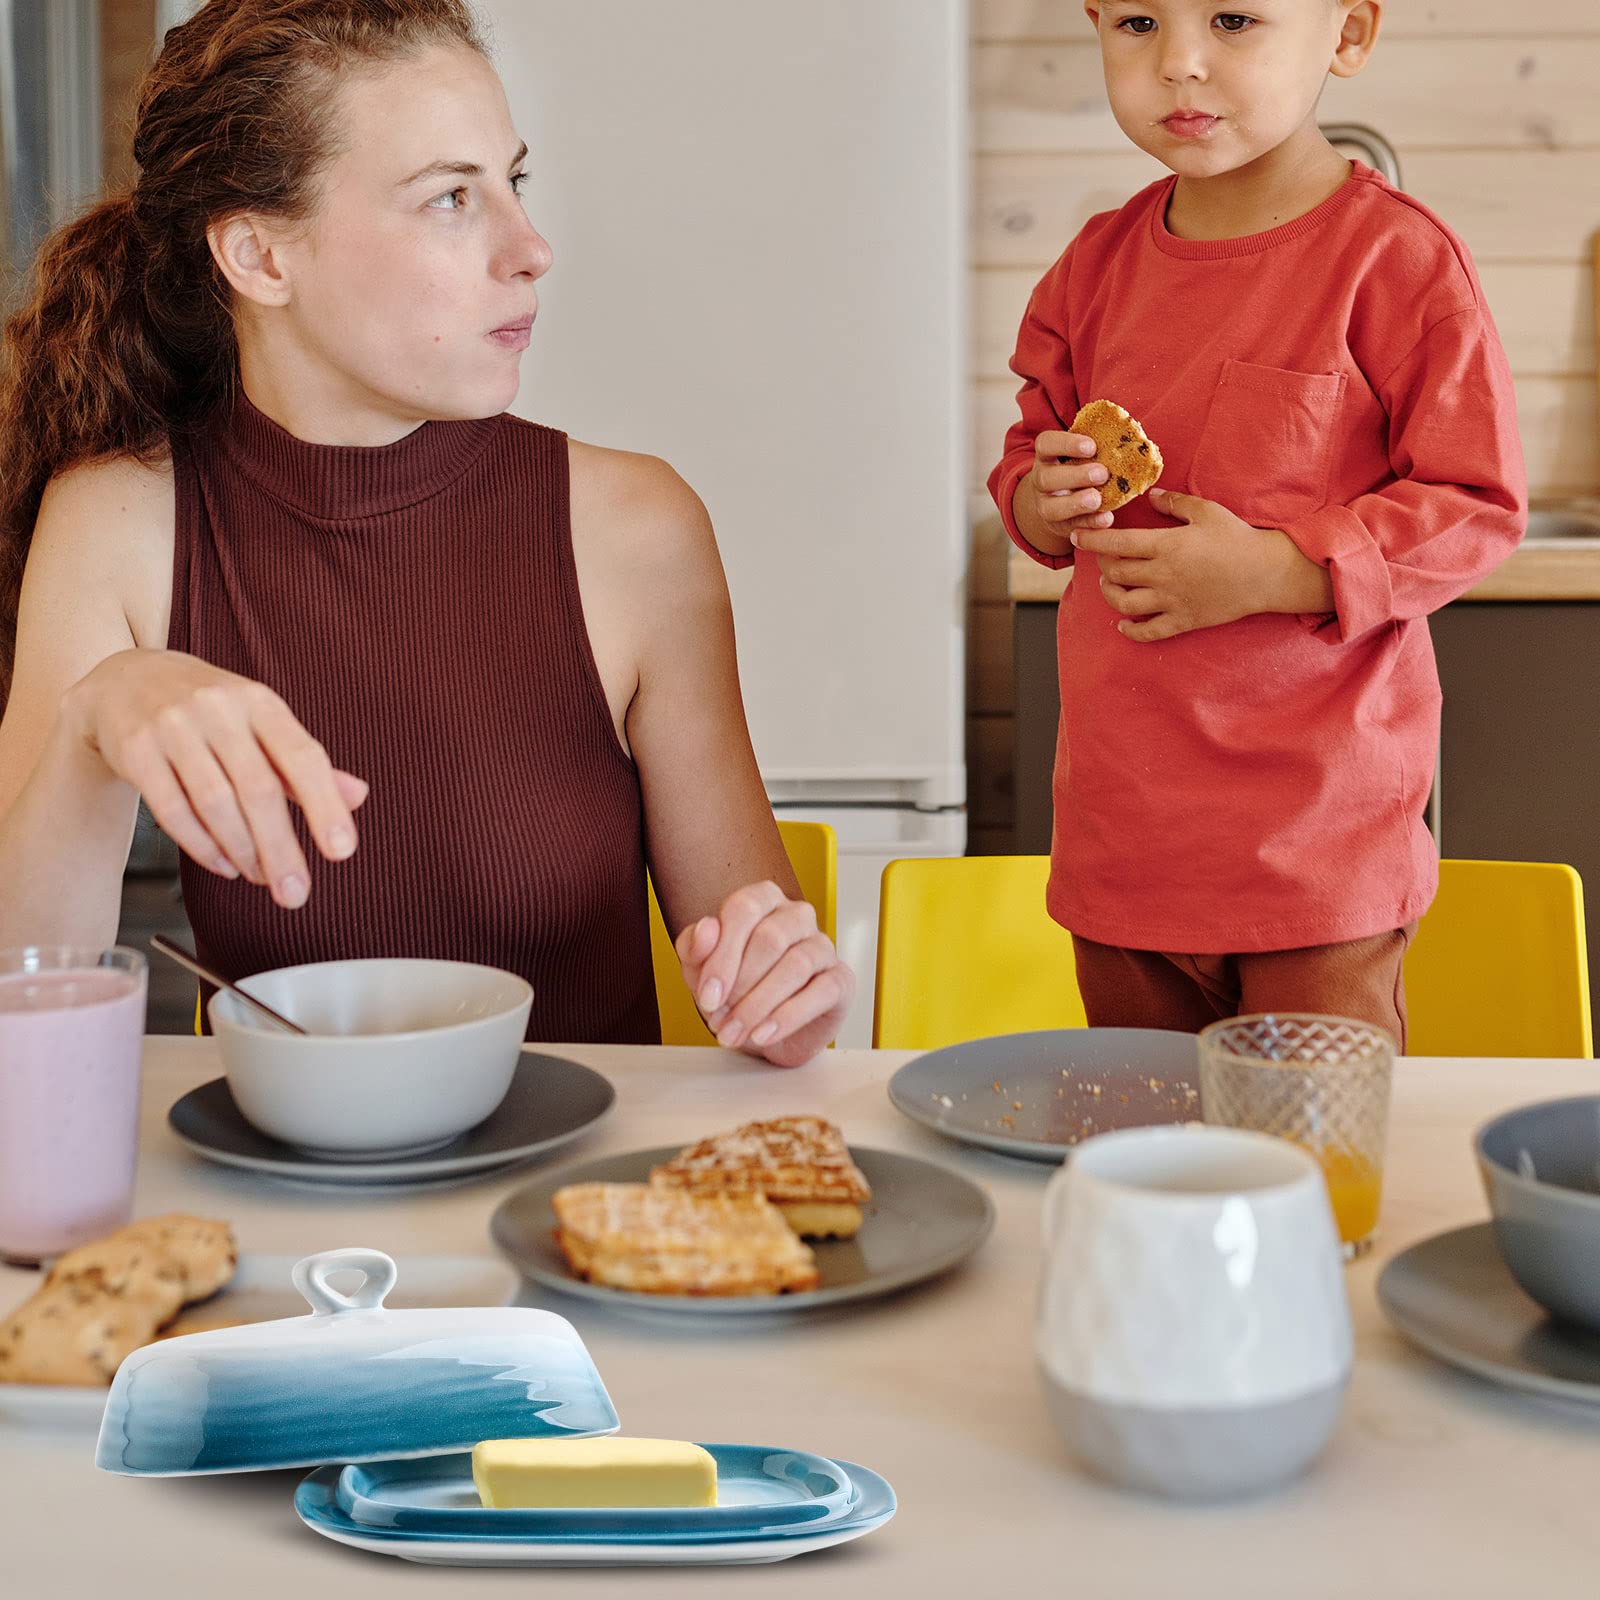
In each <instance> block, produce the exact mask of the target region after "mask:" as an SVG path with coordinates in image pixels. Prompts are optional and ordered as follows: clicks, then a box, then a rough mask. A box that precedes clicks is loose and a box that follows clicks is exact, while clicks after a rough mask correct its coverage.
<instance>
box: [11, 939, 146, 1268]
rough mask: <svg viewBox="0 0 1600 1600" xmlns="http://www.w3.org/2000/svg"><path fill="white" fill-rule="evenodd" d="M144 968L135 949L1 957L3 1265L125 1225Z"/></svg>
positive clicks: (44, 950)
mask: <svg viewBox="0 0 1600 1600" xmlns="http://www.w3.org/2000/svg"><path fill="white" fill-rule="evenodd" d="M145 985H146V974H145V963H144V957H143V956H141V955H140V954H139V953H138V951H136V950H126V949H123V948H122V947H121V946H113V947H112V948H110V949H105V950H100V949H93V948H87V949H84V948H74V947H71V946H40V947H28V948H25V949H12V950H0V1259H3V1260H5V1261H9V1262H12V1263H14V1264H19V1265H32V1264H34V1263H37V1262H39V1261H43V1260H45V1259H47V1258H48V1257H50V1256H55V1255H59V1254H60V1253H61V1252H62V1251H64V1250H70V1249H72V1248H73V1246H74V1245H79V1244H83V1243H85V1242H87V1241H88V1240H90V1239H96V1238H99V1237H100V1236H101V1235H102V1234H105V1233H109V1232H110V1231H111V1230H112V1229H114V1228H117V1227H120V1226H121V1225H122V1224H123V1223H124V1222H126V1221H127V1220H128V1217H129V1214H130V1213H131V1211H132V1208H133V1171H134V1160H135V1157H136V1155H137V1153H138V1148H139V1060H140V1052H141V1048H142V1046H143V1043H144V1013H145Z"/></svg>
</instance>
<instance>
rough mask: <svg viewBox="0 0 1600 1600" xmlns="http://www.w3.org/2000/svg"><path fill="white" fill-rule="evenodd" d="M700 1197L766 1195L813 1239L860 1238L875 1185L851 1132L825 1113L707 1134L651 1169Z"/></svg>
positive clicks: (657, 1179) (653, 1177)
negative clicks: (851, 1143)
mask: <svg viewBox="0 0 1600 1600" xmlns="http://www.w3.org/2000/svg"><path fill="white" fill-rule="evenodd" d="M650 1181H651V1183H652V1184H655V1185H657V1186H658V1187H661V1188H677V1189H684V1190H687V1191H688V1192H689V1193H690V1194H694V1195H739V1194H764V1195H765V1196H766V1197H767V1199H769V1200H770V1201H771V1202H772V1203H773V1204H774V1205H775V1206H776V1207H777V1208H778V1210H779V1211H781V1212H782V1213H783V1218H784V1221H785V1222H787V1223H788V1224H789V1226H790V1227H791V1228H792V1229H793V1230H794V1231H795V1232H796V1233H797V1234H800V1235H802V1236H804V1237H806V1238H813V1239H819V1238H830V1237H831V1238H836V1239H849V1238H853V1237H854V1236H855V1234H856V1233H857V1232H858V1231H859V1229H860V1227H861V1207H862V1206H863V1205H864V1204H865V1203H866V1202H867V1201H868V1200H870V1199H871V1198H872V1189H871V1187H870V1186H869V1185H868V1183H867V1180H866V1178H865V1177H863V1176H862V1173H861V1169H860V1168H859V1167H858V1166H857V1165H856V1164H855V1162H854V1161H853V1160H851V1158H850V1151H849V1149H848V1147H847V1146H846V1145H845V1142H844V1135H843V1134H841V1133H840V1132H839V1130H838V1129H837V1128H836V1127H834V1125H833V1124H832V1123H831V1122H824V1121H823V1119H822V1118H821V1117H776V1118H774V1119H773V1120H772V1121H770V1122H747V1123H746V1124H745V1125H744V1126H743V1127H742V1128H736V1129H734V1130H733V1132H731V1133H719V1134H716V1135H714V1136H713V1137H712V1138H710V1139H702V1140H701V1141H700V1143H699V1144H697V1145H691V1146H690V1147H689V1148H688V1149H687V1150H684V1151H681V1152H680V1153H679V1154H678V1155H676V1156H674V1157H673V1158H672V1160H671V1161H668V1162H666V1163H665V1164H664V1165H662V1166H659V1167H656V1168H655V1169H654V1170H653V1171H652V1172H651V1174H650Z"/></svg>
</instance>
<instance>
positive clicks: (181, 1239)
mask: <svg viewBox="0 0 1600 1600" xmlns="http://www.w3.org/2000/svg"><path fill="white" fill-rule="evenodd" d="M237 1261H238V1250H237V1248H236V1246H235V1245H234V1241H233V1229H232V1228H230V1227H229V1226H228V1224H227V1223H226V1222H218V1221H214V1220H213V1219H211V1218H209V1217H189V1216H184V1215H183V1214H182V1213H180V1212H169V1213H168V1214H167V1215H165V1216H160V1217H145V1218H143V1219H142V1220H140V1221H138V1222H130V1223H129V1224H128V1225H127V1226H126V1227H125V1228H118V1229H117V1231H116V1232H115V1233H112V1234H107V1235H106V1237H105V1238H104V1239H96V1240H94V1241H93V1242H92V1243H90V1244H86V1245H80V1246H79V1247H78V1248H77V1249H76V1250H69V1251H68V1252H67V1253H66V1254H65V1255H64V1256H61V1257H60V1258H59V1259H58V1260H57V1261H56V1262H55V1264H54V1265H53V1266H52V1267H51V1268H50V1274H49V1277H48V1278H46V1280H45V1281H46V1282H47V1283H60V1282H63V1281H65V1280H66V1279H69V1278H74V1277H78V1276H80V1275H82V1274H84V1273H87V1272H98V1273H99V1274H100V1276H101V1279H102V1281H103V1282H104V1284H105V1286H106V1288H108V1289H109V1290H111V1291H112V1292H113V1293H114V1294H127V1295H137V1296H139V1297H140V1298H143V1299H148V1300H151V1301H154V1302H156V1303H157V1304H164V1303H165V1302H166V1300H167V1299H168V1297H169V1296H170V1295H171V1294H172V1293H173V1292H174V1291H175V1292H176V1294H177V1299H176V1300H175V1301H173V1303H172V1306H171V1309H170V1310H169V1311H168V1312H167V1314H166V1316H164V1317H163V1318H162V1321H163V1322H167V1321H169V1320H170V1319H171V1318H172V1317H173V1316H175V1315H176V1314H177V1311H178V1308H179V1307H180V1306H182V1305H184V1304H185V1303H187V1302H188V1301H191V1300H205V1299H207V1298H209V1297H210V1296H211V1295H214V1294H215V1293H216V1292H217V1290H218V1289H220V1288H221V1287H222V1286H223V1285H224V1284H225V1283H227V1281H228V1280H229V1279H230V1278H231V1277H232V1276H233V1269H234V1266H235V1265H236V1263H237Z"/></svg>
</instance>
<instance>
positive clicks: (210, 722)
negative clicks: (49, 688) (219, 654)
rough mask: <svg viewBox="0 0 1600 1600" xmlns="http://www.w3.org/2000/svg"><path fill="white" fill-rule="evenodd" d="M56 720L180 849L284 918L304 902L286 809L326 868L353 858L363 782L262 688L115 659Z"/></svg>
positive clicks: (127, 657)
mask: <svg viewBox="0 0 1600 1600" xmlns="http://www.w3.org/2000/svg"><path fill="white" fill-rule="evenodd" d="M63 714H64V715H65V716H66V717H67V718H68V719H69V723H70V726H71V728H72V730H73V732H74V733H75V734H76V735H77V737H79V738H80V739H81V740H82V741H83V742H84V743H85V744H86V745H87V746H88V747H89V748H90V749H91V750H93V751H95V752H96V753H97V754H98V755H99V756H100V759H101V760H102V761H104V762H105V764H106V766H107V767H109V768H110V769H111V771H112V772H113V773H115V774H116V776H117V777H119V778H121V779H122V780H123V782H125V783H127V784H129V785H131V786H132V787H133V788H135V789H137V790H138V791H139V793H140V794H142V795H143V796H144V799H145V803H146V804H147V805H148V806H149V807H150V811H151V814H152V815H153V816H154V817H155V819H156V821H157V822H158V823H159V824H160V825H161V827H162V829H163V830H164V831H165V832H166V833H167V835H168V836H169V837H170V838H171V839H172V841H173V843H175V844H176V845H177V846H178V848H179V849H180V850H183V851H185V852H186V853H187V854H188V855H190V856H193V857H194V859H195V860H196V861H198V862H199V863H200V864H201V865H202V866H205V867H209V868H210V869H211V870H212V871H213V872H216V873H220V874H221V875H222V876H223V877H225V878H237V877H240V876H241V875H242V876H243V877H246V878H248V879H249V880H250V882H251V883H257V884H264V885H267V886H268V887H269V888H270V889H271V891H272V898H273V899H274V900H275V901H276V902H277V903H278V904H279V905H280V906H283V907H284V908H286V909H291V910H292V909H294V908H296V907H298V906H301V905H304V904H305V901H306V897H307V895H309V894H310V892H311V872H310V868H309V867H308V865H307V863H306V858H305V853H304V852H303V851H302V850H301V848H300V844H299V841H298V840H297V839H296V837H295V833H294V829H293V828H292V827H291V826H290V822H289V801H290V800H293V801H294V802H295V803H296V804H297V805H298V806H299V807H300V808H301V810H302V811H303V812H304V813H305V818H306V823H307V825H308V826H309V828H310V830H311V836H312V838H313V839H314V840H315V842H316V845H317V848H318V849H319V850H320V851H321V852H322V854H323V855H324V856H326V857H327V858H328V860H330V861H343V860H344V859H346V857H348V856H350V855H352V854H353V853H354V851H355V848H356V828H355V819H354V817H353V816H352V813H353V812H354V810H355V809H356V808H357V807H358V806H359V805H360V804H361V803H362V801H364V800H365V799H366V797H367V785H366V783H365V782H364V781H363V780H362V779H360V778H357V777H354V776H353V775H352V774H350V773H348V772H341V771H340V770H339V769H338V768H336V767H335V766H334V765H333V764H332V763H331V762H330V761H329V759H328V755H327V752H326V751H325V750H324V749H323V748H322V746H321V745H320V744H318V743H317V741H316V740H315V739H313V738H312V737H311V735H310V734H309V733H307V732H306V730H305V729H304V728H303V727H301V725H300V723H299V722H298V721H297V720H296V719H295V716H294V714H293V713H292V712H291V711H290V710H289V708H288V707H287V706H286V705H285V704H284V703H283V701H282V700H280V699H279V698H278V696H277V695H276V694H274V693H273V692H272V690H270V689H268V688H267V687H266V686H265V685H264V684H260V683H255V682H253V681H252V680H251V679H249V678H241V677H239V676H237V675H236V674H234V673H231V672H224V671H223V670H222V669H221V668H220V667H213V666H211V665H209V664H208V663H207V662H204V661H200V660H198V659H197V658H195V657H194V656H189V655H184V654H182V653H180V652H178V651H175V650H124V651H120V652H118V653H117V654H115V655H112V656H108V657H107V658H106V659H105V660H104V661H102V662H101V663H100V664H99V665H98V666H97V667H96V668H95V669H94V670H93V671H92V672H90V673H89V674H87V676H85V677H84V678H82V679H80V680H79V681H78V682H77V683H76V684H74V685H73V687H72V688H71V689H70V690H68V692H67V695H66V696H65V698H64V700H63Z"/></svg>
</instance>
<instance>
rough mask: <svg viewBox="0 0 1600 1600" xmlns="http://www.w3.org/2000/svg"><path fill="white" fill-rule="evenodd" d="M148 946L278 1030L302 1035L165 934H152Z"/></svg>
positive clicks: (298, 1028)
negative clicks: (267, 1019)
mask: <svg viewBox="0 0 1600 1600" xmlns="http://www.w3.org/2000/svg"><path fill="white" fill-rule="evenodd" d="M150 944H151V947H152V948H153V949H156V950H159V951H160V952H161V953H162V955H164V956H170V957H171V958H172V959H173V960H174V961H176V962H177V963H178V965H179V966H180V967H187V968H188V969H189V971H190V972H192V973H193V974H194V975H195V976H196V977H197V978H204V979H205V980H206V982H207V983H210V984H214V985H215V986H216V987H217V988H219V989H226V990H227V991H228V993H229V994H236V995H238V997H239V998H240V999H241V1000H243V1001H244V1003H245V1004H246V1005H247V1006H254V1007H255V1008H256V1010H257V1011H261V1012H265V1013H266V1015H267V1016H269V1017H271V1018H272V1020H273V1021H274V1022H276V1023H277V1024H278V1026H279V1027H280V1028H286V1029H288V1031H289V1032H290V1033H299V1034H304V1033H305V1031H306V1030H305V1029H304V1028H302V1027H301V1026H300V1024H299V1023H298V1022H291V1021H290V1020H289V1019H288V1018H287V1017H286V1016H284V1015H283V1013H282V1012H281V1011H274V1010H273V1009H272V1007H271V1006H269V1005H268V1004H267V1002H266V1001H265V1000H257V999H256V997H255V996H254V995H253V994H246V993H245V991H244V990H243V989H241V988H240V987H239V985H238V984H236V983H230V982H229V981H228V980H227V979H226V978H222V977H218V975H217V974H216V973H214V972H212V971H211V970H210V968H209V967H202V966H201V965H200V963H199V962H198V961H196V960H195V958H194V957H193V956H192V955H190V954H189V952H188V951H187V950H185V949H184V948H183V946H182V945H181V944H174V943H173V942H172V941H171V940H170V939H169V938H167V936H166V935H165V934H161V933H152V934H151V935H150Z"/></svg>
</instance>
